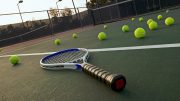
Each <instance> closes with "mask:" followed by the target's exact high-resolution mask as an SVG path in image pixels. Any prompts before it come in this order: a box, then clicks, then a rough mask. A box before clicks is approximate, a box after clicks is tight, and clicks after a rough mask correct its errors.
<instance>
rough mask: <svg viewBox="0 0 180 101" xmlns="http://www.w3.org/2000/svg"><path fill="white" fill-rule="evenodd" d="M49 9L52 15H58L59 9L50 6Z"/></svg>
mask: <svg viewBox="0 0 180 101" xmlns="http://www.w3.org/2000/svg"><path fill="white" fill-rule="evenodd" d="M49 11H50V12H49V14H50V15H51V17H52V18H53V17H57V16H58V10H56V9H53V8H50V10H49Z"/></svg>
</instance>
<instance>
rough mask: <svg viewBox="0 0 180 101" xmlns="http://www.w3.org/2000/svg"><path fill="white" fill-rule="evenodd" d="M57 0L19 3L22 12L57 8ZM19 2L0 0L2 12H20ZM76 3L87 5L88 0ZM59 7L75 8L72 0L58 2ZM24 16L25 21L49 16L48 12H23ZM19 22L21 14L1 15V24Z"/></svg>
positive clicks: (81, 5)
mask: <svg viewBox="0 0 180 101" xmlns="http://www.w3.org/2000/svg"><path fill="white" fill-rule="evenodd" d="M57 1H58V0H23V3H21V4H19V7H20V10H21V12H29V11H40V10H48V9H50V8H56V2H57ZM18 2H19V0H0V14H7V13H18V7H17V3H18ZM74 3H75V6H76V7H85V4H86V0H74ZM58 7H59V9H63V8H73V4H72V0H62V1H61V2H58ZM81 10H83V9H81ZM73 12H74V11H73ZM22 17H23V20H24V21H28V20H30V21H31V20H32V19H34V20H39V19H47V18H48V16H47V13H46V12H42V13H34V14H22ZM19 22H21V18H20V15H19V14H17V15H5V16H0V26H1V25H5V24H12V23H19Z"/></svg>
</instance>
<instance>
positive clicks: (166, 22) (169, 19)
mask: <svg viewBox="0 0 180 101" xmlns="http://www.w3.org/2000/svg"><path fill="white" fill-rule="evenodd" d="M174 22H175V21H174V18H172V17H168V18H166V19H165V24H166V25H167V26H170V25H173V24H174Z"/></svg>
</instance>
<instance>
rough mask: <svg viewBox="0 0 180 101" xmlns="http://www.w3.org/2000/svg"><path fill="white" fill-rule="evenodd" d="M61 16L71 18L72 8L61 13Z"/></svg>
mask: <svg viewBox="0 0 180 101" xmlns="http://www.w3.org/2000/svg"><path fill="white" fill-rule="evenodd" d="M61 15H62V16H63V17H64V16H71V15H72V10H71V9H70V8H64V10H62V11H61Z"/></svg>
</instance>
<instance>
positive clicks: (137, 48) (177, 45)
mask: <svg viewBox="0 0 180 101" xmlns="http://www.w3.org/2000/svg"><path fill="white" fill-rule="evenodd" d="M175 47H180V43H174V44H159V45H146V46H130V47H115V48H101V49H88V51H89V52H106V51H123V50H139V49H158V48H175ZM52 53H55V52H46V53H31V54H16V55H17V56H35V55H48V54H52ZM9 56H12V55H2V56H0V58H2V57H9Z"/></svg>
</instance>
